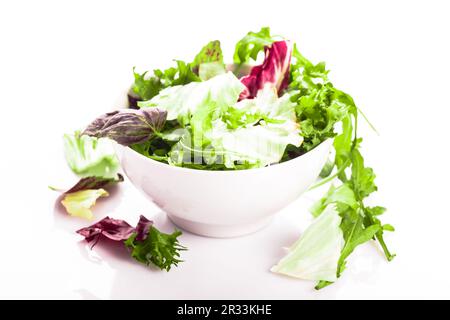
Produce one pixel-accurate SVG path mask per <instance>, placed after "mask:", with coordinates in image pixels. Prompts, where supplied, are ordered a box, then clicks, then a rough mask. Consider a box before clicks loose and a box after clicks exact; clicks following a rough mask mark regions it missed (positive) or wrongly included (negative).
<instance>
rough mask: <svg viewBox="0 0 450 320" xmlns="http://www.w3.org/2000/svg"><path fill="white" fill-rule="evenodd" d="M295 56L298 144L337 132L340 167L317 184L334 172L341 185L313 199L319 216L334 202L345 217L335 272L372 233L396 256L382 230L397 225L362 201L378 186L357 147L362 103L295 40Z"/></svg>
mask: <svg viewBox="0 0 450 320" xmlns="http://www.w3.org/2000/svg"><path fill="white" fill-rule="evenodd" d="M292 60H293V61H292V65H291V83H290V84H289V88H288V90H289V92H290V93H291V101H292V102H294V103H295V104H296V107H295V110H296V113H297V118H298V121H299V122H300V127H301V129H302V131H301V134H302V136H303V137H304V143H303V144H302V145H301V146H300V148H298V149H299V152H300V153H305V152H308V151H310V150H311V149H313V148H315V147H316V146H317V145H318V144H320V143H321V142H322V141H324V140H325V139H327V138H332V137H334V142H333V146H334V149H335V158H334V167H335V168H336V173H335V174H333V175H331V174H332V171H333V168H330V166H328V168H327V170H326V171H327V172H326V175H327V176H328V177H327V178H326V179H324V180H323V181H321V182H319V183H318V184H316V186H318V185H322V184H324V183H325V182H329V181H331V180H332V179H334V178H335V177H337V178H338V179H339V180H340V181H341V183H342V184H341V185H340V186H338V187H335V186H331V187H330V189H329V191H328V192H327V194H326V195H325V196H324V197H323V198H322V199H320V200H319V201H318V202H317V203H316V204H315V205H313V207H312V208H311V213H312V214H313V215H314V216H318V215H320V214H321V213H322V211H323V210H324V209H325V208H326V206H327V205H329V204H335V205H336V210H337V211H338V212H339V215H340V216H341V218H342V222H341V229H342V231H343V234H344V239H345V245H344V247H343V249H342V252H341V257H340V259H339V262H338V265H337V276H338V277H339V276H340V275H341V273H342V272H343V271H344V269H345V266H346V259H347V257H348V256H349V255H350V254H351V253H352V252H353V251H354V250H355V248H356V247H357V246H359V245H361V244H363V243H365V242H367V241H369V240H371V239H376V240H377V241H378V242H379V244H380V246H381V247H382V249H383V251H384V253H385V255H386V258H387V259H388V260H392V258H393V257H394V256H395V255H393V254H391V253H390V252H389V250H388V249H387V246H386V244H385V242H384V239H383V231H392V230H394V228H393V227H392V226H391V225H389V224H387V225H382V224H381V222H380V220H379V219H378V218H377V216H379V215H381V214H382V213H383V212H384V211H385V209H384V208H382V207H373V208H366V207H365V204H364V199H365V198H367V197H368V196H369V195H370V194H372V193H373V192H375V191H377V186H376V185H375V174H374V172H373V170H372V168H369V167H366V166H365V164H364V159H363V157H362V155H361V152H360V151H359V150H360V146H361V143H362V139H361V138H359V137H358V135H357V123H358V109H357V107H356V105H355V102H354V101H353V99H352V97H351V96H350V95H348V94H346V93H345V92H343V91H341V90H338V89H336V88H335V87H334V86H333V85H332V83H331V82H330V81H329V79H328V70H326V68H325V64H324V63H323V62H321V63H319V64H316V65H314V64H313V63H311V62H310V61H309V60H307V59H306V58H305V57H304V56H303V55H301V53H300V52H299V51H298V49H297V47H296V46H294V50H293V59H292ZM337 124H340V125H341V132H340V133H339V134H338V133H337V132H335V128H336V127H337ZM330 163H331V162H330ZM348 168H349V170H346V169H348ZM347 171H349V172H347ZM313 188H314V187H313ZM323 280H326V279H323ZM329 284H331V282H330V281H319V283H318V284H317V286H316V289H320V288H323V287H325V286H327V285H329Z"/></svg>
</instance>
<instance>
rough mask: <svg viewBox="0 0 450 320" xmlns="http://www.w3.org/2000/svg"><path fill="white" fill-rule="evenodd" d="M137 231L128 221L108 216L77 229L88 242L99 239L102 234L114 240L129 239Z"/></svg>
mask: <svg viewBox="0 0 450 320" xmlns="http://www.w3.org/2000/svg"><path fill="white" fill-rule="evenodd" d="M135 231H136V229H135V228H133V227H132V226H131V225H129V224H128V222H126V221H124V220H120V219H113V218H110V217H106V218H104V219H102V220H100V221H99V222H97V223H94V224H93V225H91V226H89V227H85V228H82V229H80V230H78V231H77V233H78V234H80V235H82V236H83V237H84V238H85V239H86V241H87V242H91V241H93V240H96V241H97V240H98V238H99V237H100V236H102V235H103V236H105V237H106V238H108V239H111V240H114V241H123V240H126V239H128V238H129V237H130V236H131V235H132V234H133V233H134V232H135Z"/></svg>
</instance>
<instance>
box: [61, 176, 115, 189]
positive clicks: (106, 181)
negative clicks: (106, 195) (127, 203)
mask: <svg viewBox="0 0 450 320" xmlns="http://www.w3.org/2000/svg"><path fill="white" fill-rule="evenodd" d="M123 180H124V179H123V176H122V175H121V174H120V173H118V174H117V177H116V178H112V179H110V178H100V177H87V178H83V179H81V180H80V181H78V182H77V184H75V185H74V186H73V187H72V188H70V189H69V190H67V191H66V192H64V193H73V192H77V191H81V190H89V189H107V188H109V187H112V186H114V185H116V184H117V183H119V182H123Z"/></svg>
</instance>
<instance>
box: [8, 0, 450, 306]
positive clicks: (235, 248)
mask: <svg viewBox="0 0 450 320" xmlns="http://www.w3.org/2000/svg"><path fill="white" fill-rule="evenodd" d="M449 13H450V7H449V6H448V2H446V1H421V2H418V1H370V2H369V1H364V2H363V1H310V2H303V1H281V0H276V1H275V0H274V1H261V0H259V1H236V2H233V1H220V2H219V1H176V2H175V1H159V2H156V1H155V2H151V1H142V2H140V1H122V2H116V1H95V2H94V1H27V2H25V1H14V2H12V1H10V2H2V3H1V4H0V35H1V37H0V40H1V48H0V85H1V86H0V88H1V89H0V95H1V100H0V101H1V109H0V139H1V150H2V151H1V156H0V165H1V166H0V168H1V172H0V179H1V183H0V199H1V202H0V213H1V220H0V248H1V251H0V298H193V299H197V298H274V299H278V298H293V299H334V298H450V292H449V291H448V290H449V285H450V277H449V271H450V239H449V234H450V232H449V225H450V212H449V209H448V208H449V206H448V199H449V198H450V194H449V191H450V190H449V189H450V188H449V183H450V180H449V178H450V177H449V165H450V161H449V160H450V159H449V151H448V148H449V143H448V138H449V136H450V134H449V127H450V126H449V118H450V111H449V110H450V103H449V98H448V96H449V85H450V82H449V80H448V79H449V72H450V63H449V57H450V46H449V38H450V37H449V31H450V19H449ZM261 26H271V28H272V30H273V32H274V33H276V34H283V35H285V36H286V37H287V38H290V39H292V40H295V41H296V42H297V43H298V46H299V48H300V50H301V51H302V52H303V53H304V55H305V56H306V57H309V58H310V59H311V60H313V61H314V62H318V61H321V60H324V61H326V62H327V66H328V68H329V69H331V70H332V72H331V74H330V76H331V79H332V80H333V82H334V84H335V85H336V86H337V87H339V88H341V89H343V90H345V91H347V92H349V93H350V94H352V95H353V97H354V98H355V100H356V102H357V104H358V105H359V106H360V107H361V108H362V109H363V110H364V111H365V113H366V114H367V116H368V117H369V118H370V119H371V121H372V122H373V123H374V124H375V125H376V127H377V129H378V131H379V132H380V135H379V136H377V135H376V134H374V133H373V132H371V131H369V130H368V128H367V126H366V127H363V128H362V133H363V134H364V136H365V141H364V150H363V151H364V155H365V158H366V161H367V163H368V164H369V165H371V166H372V167H374V169H375V171H376V173H377V175H378V178H377V183H378V185H379V192H378V193H377V194H376V195H375V196H374V197H373V199H372V200H373V203H376V204H382V205H385V206H386V207H388V209H389V210H388V212H387V213H386V215H385V216H384V217H383V220H384V222H389V223H391V224H393V225H394V226H395V227H396V229H397V231H396V232H395V233H393V234H389V235H387V242H388V244H389V246H390V247H391V249H392V250H393V251H395V252H396V253H397V257H396V258H395V259H394V261H392V262H391V263H388V262H386V261H385V260H384V258H383V256H382V254H381V253H380V250H379V249H377V247H376V246H375V245H373V244H367V245H364V246H362V247H360V248H358V249H357V250H356V251H355V253H354V254H353V255H352V256H351V258H350V259H349V264H348V269H347V270H346V271H345V273H344V274H343V276H342V278H341V279H339V281H338V282H337V283H336V284H334V285H333V286H331V287H328V288H326V289H324V290H321V291H319V292H317V291H314V290H313V289H312V288H313V283H310V282H307V281H301V280H296V279H290V278H285V277H281V276H277V275H275V274H271V273H270V272H269V271H268V270H269V268H270V267H271V266H272V265H273V264H274V263H275V262H276V261H277V260H278V259H279V258H280V257H281V256H282V251H281V247H284V246H288V245H289V244H291V243H292V242H293V241H295V240H296V239H297V238H298V236H299V235H300V233H301V232H302V230H304V229H305V227H306V226H307V224H308V223H309V221H310V217H309V214H308V211H307V208H308V206H309V205H310V204H311V203H312V201H314V199H317V197H319V196H320V193H309V194H305V195H304V196H303V197H301V198H300V199H299V200H298V201H297V202H295V203H294V204H292V205H291V206H289V207H288V208H286V210H283V211H282V212H280V214H279V215H278V216H277V219H276V221H275V222H274V224H272V225H271V226H270V227H268V228H266V229H264V230H263V231H261V232H259V233H256V234H254V235H251V236H247V237H243V238H236V239H228V240H224V239H209V238H202V237H198V236H194V235H191V234H188V233H185V234H184V235H183V237H182V239H181V240H182V242H183V243H184V244H186V245H187V246H188V247H189V249H190V250H189V251H188V252H186V253H185V254H184V256H183V257H184V258H185V260H186V262H184V263H183V264H181V265H180V267H179V268H176V269H174V270H173V271H171V272H170V273H165V272H157V271H154V270H148V269H147V268H145V267H144V266H141V265H138V264H137V263H134V262H133V261H132V260H130V259H129V258H128V257H127V255H126V252H125V251H124V250H123V249H121V248H120V247H117V248H115V249H116V250H112V251H114V252H115V253H110V252H111V250H108V248H106V246H104V245H98V246H97V247H96V248H95V249H94V250H93V251H90V250H89V249H88V248H87V247H86V245H85V243H84V242H82V241H80V240H81V239H80V237H79V236H77V235H76V234H74V232H73V231H74V230H76V229H77V228H79V227H81V226H84V225H86V222H84V221H79V220H77V219H70V218H68V217H66V216H65V215H64V214H63V213H62V211H61V208H60V206H58V205H57V197H58V195H57V193H55V192H52V191H50V190H48V189H47V186H48V185H56V186H68V185H70V184H72V183H73V182H75V180H76V178H75V177H74V176H73V175H72V174H71V173H70V170H69V169H68V168H67V167H66V165H65V162H64V159H63V155H62V139H61V136H62V134H63V133H64V132H71V131H73V130H74V129H78V128H80V127H82V126H84V125H85V124H86V123H87V122H88V121H89V120H91V119H93V118H94V117H95V116H97V115H98V114H101V113H103V112H105V111H107V110H109V109H111V108H113V107H115V105H114V103H115V101H117V99H118V98H119V96H120V94H121V93H122V92H123V91H124V90H125V89H126V88H127V86H128V85H129V84H130V83H131V81H132V73H131V69H132V67H133V66H134V65H136V66H138V68H139V70H145V69H148V68H152V67H160V66H162V67H164V66H166V65H168V64H169V63H170V61H171V59H172V58H179V59H183V60H187V61H188V60H190V59H191V58H192V57H193V55H194V54H195V53H196V52H197V51H198V50H199V49H200V48H201V47H202V45H203V44H205V43H207V42H208V41H209V40H212V39H220V40H221V42H222V46H223V47H224V49H225V54H226V56H227V57H228V59H231V56H232V52H233V45H234V43H235V42H236V41H237V40H238V39H240V38H241V37H242V36H243V35H244V34H245V33H246V32H248V31H249V30H254V31H256V30H259V28H260V27H261ZM280 183H281V182H280ZM95 214H96V216H97V217H98V218H101V217H103V216H105V215H110V216H112V217H117V218H124V219H126V220H128V221H130V223H135V221H136V220H137V217H138V215H139V214H144V215H146V216H147V217H152V218H154V219H155V220H156V222H157V224H158V225H159V226H160V227H161V228H162V229H163V230H166V231H170V230H171V229H172V228H173V226H172V225H171V223H170V222H168V221H167V219H166V218H165V215H164V213H162V212H160V210H159V209H157V208H155V207H154V206H153V205H152V204H151V203H150V202H149V201H147V200H146V199H145V198H144V197H143V196H142V195H141V194H139V193H138V192H137V191H135V190H134V188H133V186H132V185H130V184H129V182H128V181H127V182H125V183H123V184H122V185H121V186H120V188H118V190H116V192H114V193H113V194H112V195H111V197H110V198H108V199H105V200H102V201H100V202H99V203H98V205H97V207H96V208H95ZM109 249H111V248H109Z"/></svg>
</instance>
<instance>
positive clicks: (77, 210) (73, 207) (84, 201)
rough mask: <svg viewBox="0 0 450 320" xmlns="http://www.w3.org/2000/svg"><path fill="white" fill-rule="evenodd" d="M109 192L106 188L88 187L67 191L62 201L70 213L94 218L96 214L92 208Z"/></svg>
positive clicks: (80, 216) (75, 215)
mask: <svg viewBox="0 0 450 320" xmlns="http://www.w3.org/2000/svg"><path fill="white" fill-rule="evenodd" d="M108 195H109V194H108V192H107V191H106V190H104V189H88V190H81V191H76V192H72V193H67V194H65V196H64V199H63V200H62V201H61V203H62V205H63V206H64V207H65V208H66V211H67V213H68V214H69V215H71V216H73V217H79V218H83V219H88V220H92V219H93V218H94V215H93V214H92V211H91V208H92V207H93V206H94V205H95V203H96V201H97V199H98V198H100V197H107V196H108Z"/></svg>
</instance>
